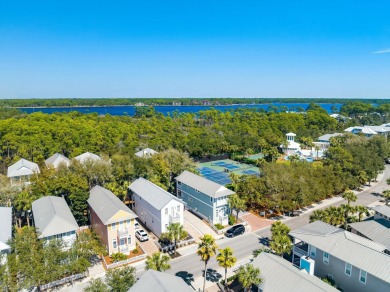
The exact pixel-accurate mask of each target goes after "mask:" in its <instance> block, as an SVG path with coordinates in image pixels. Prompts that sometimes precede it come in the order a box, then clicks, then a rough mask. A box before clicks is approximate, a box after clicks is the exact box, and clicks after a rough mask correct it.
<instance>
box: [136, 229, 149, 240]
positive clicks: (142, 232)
mask: <svg viewBox="0 0 390 292" xmlns="http://www.w3.org/2000/svg"><path fill="white" fill-rule="evenodd" d="M135 237H137V238H138V240H139V241H147V240H149V236H148V234H147V233H146V232H145V230H143V229H140V230H137V231H136V232H135Z"/></svg>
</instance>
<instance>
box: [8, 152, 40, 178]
mask: <svg viewBox="0 0 390 292" xmlns="http://www.w3.org/2000/svg"><path fill="white" fill-rule="evenodd" d="M38 173H40V170H39V166H38V164H36V163H35V162H31V161H28V160H26V159H24V158H22V159H20V160H19V161H17V162H15V163H14V164H12V165H11V166H9V167H8V171H7V177H8V178H9V179H10V181H11V184H14V183H29V182H30V177H31V176H32V175H34V174H38Z"/></svg>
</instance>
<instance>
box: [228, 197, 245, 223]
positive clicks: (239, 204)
mask: <svg viewBox="0 0 390 292" xmlns="http://www.w3.org/2000/svg"><path fill="white" fill-rule="evenodd" d="M228 204H229V208H230V209H231V210H232V209H235V210H236V218H237V221H238V213H239V212H240V210H245V208H246V206H245V201H244V200H243V199H241V198H240V197H239V196H238V195H237V194H233V195H231V196H229V197H228Z"/></svg>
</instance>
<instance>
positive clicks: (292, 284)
mask: <svg viewBox="0 0 390 292" xmlns="http://www.w3.org/2000/svg"><path fill="white" fill-rule="evenodd" d="M252 264H253V265H254V266H255V267H256V268H259V269H260V273H261V279H262V283H261V284H260V285H259V287H258V288H259V291H262V292H274V291H277V292H291V291H300V292H322V291H329V292H332V291H338V290H337V289H335V288H333V287H332V286H331V285H329V284H327V283H325V282H323V281H322V280H321V279H319V278H317V277H316V276H313V275H309V274H308V273H307V272H306V270H304V269H301V270H300V269H298V268H296V267H294V266H293V265H292V264H291V263H290V262H289V261H286V260H285V259H283V258H281V257H279V256H277V255H274V254H271V253H266V252H263V253H261V254H260V255H259V256H258V257H256V258H255V259H254V260H253V262H252Z"/></svg>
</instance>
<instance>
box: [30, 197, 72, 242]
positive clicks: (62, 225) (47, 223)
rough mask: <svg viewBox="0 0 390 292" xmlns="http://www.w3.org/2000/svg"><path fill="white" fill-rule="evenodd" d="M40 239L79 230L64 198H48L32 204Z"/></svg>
mask: <svg viewBox="0 0 390 292" xmlns="http://www.w3.org/2000/svg"><path fill="white" fill-rule="evenodd" d="M32 211H33V216H34V222H35V227H36V228H37V231H38V232H39V233H40V236H39V238H44V237H48V236H53V235H57V234H61V233H66V232H70V231H75V230H77V229H78V228H79V225H78V224H77V222H76V220H75V219H74V217H73V215H72V212H71V211H70V209H69V206H68V204H67V203H66V202H65V199H64V198H62V197H54V196H47V197H42V198H40V199H38V200H35V201H34V202H33V203H32Z"/></svg>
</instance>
